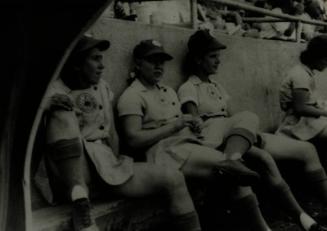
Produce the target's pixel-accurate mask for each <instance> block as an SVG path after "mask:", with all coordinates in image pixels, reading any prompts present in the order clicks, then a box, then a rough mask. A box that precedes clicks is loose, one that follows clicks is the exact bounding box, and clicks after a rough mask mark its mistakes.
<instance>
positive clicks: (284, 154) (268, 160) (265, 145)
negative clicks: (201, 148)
mask: <svg viewBox="0 0 327 231" xmlns="http://www.w3.org/2000/svg"><path fill="white" fill-rule="evenodd" d="M225 48H226V46H224V45H223V44H221V43H220V42H219V41H218V40H217V39H215V38H214V37H213V36H212V35H210V33H209V32H208V31H197V32H196V33H195V34H193V35H192V36H191V37H190V39H189V42H188V49H189V52H188V54H187V62H186V64H187V65H186V66H185V67H186V69H187V70H186V71H188V74H189V78H188V80H187V81H186V82H185V83H184V84H183V85H182V86H181V87H180V88H179V90H178V95H179V97H180V101H181V104H182V110H183V111H184V113H190V114H192V115H193V116H196V117H198V120H199V121H200V122H202V126H201V127H202V130H201V133H200V135H201V137H202V138H203V140H204V142H203V144H205V145H207V144H210V145H212V144H215V148H217V149H221V148H222V146H224V145H225V144H224V143H225V142H226V141H225V140H226V138H228V136H229V135H230V134H233V133H235V131H238V130H240V129H243V128H244V126H245V125H246V124H247V122H248V121H249V119H248V117H249V115H251V114H249V112H241V113H236V114H232V113H231V109H230V97H229V96H228V94H227V92H226V91H225V90H224V89H223V87H222V86H221V85H220V84H219V83H217V82H216V81H215V80H214V79H213V78H211V75H213V74H215V73H216V72H217V68H218V66H219V63H220V60H219V56H220V50H222V49H225ZM238 135H239V136H242V134H241V133H239V134H238ZM240 138H241V137H240ZM259 138H260V139H259V140H261V142H257V143H261V144H260V145H259V144H258V145H259V147H252V148H251V149H250V150H249V151H248V152H247V153H246V154H245V155H244V156H243V155H240V153H236V152H235V151H234V150H233V148H234V147H235V146H236V145H234V146H232V147H231V150H229V149H227V150H226V149H225V151H224V152H225V154H226V157H227V158H232V159H234V158H241V157H242V156H243V158H244V159H245V161H246V162H247V161H248V162H249V164H250V165H251V166H253V167H255V170H256V171H258V172H259V173H260V175H261V176H262V177H263V179H264V180H265V182H266V183H268V184H269V186H270V187H271V188H272V189H273V190H274V192H275V194H274V195H276V196H279V197H280V198H281V199H282V200H281V202H282V204H284V205H285V208H288V209H289V211H290V212H291V214H292V215H293V216H294V217H295V218H296V220H298V221H300V224H301V225H302V227H303V228H304V229H305V230H324V229H323V228H322V227H320V226H319V225H317V223H316V222H315V221H313V220H312V218H310V217H309V216H308V215H307V214H306V213H305V212H304V211H303V209H302V208H301V207H300V206H299V204H298V203H297V202H296V200H295V199H294V196H293V194H292V192H291V191H290V189H289V187H288V185H287V184H286V182H285V181H284V180H283V178H282V177H281V175H280V173H279V170H278V168H277V166H276V164H275V162H274V160H273V159H272V157H271V155H272V156H273V157H274V158H276V159H296V160H300V161H302V162H303V165H304V166H305V171H306V174H307V176H308V177H309V178H310V179H311V181H312V182H314V184H315V186H316V187H317V189H318V191H319V192H321V193H322V197H323V199H324V200H326V196H327V194H326V193H327V191H326V174H325V172H324V170H323V169H322V167H321V165H320V162H319V159H318V157H317V153H316V152H315V150H314V148H313V147H312V146H311V145H310V144H308V143H304V142H298V141H295V140H292V139H288V138H285V137H278V136H275V135H271V134H261V135H260V136H259ZM259 140H258V141H259ZM269 153H270V154H271V155H270V154H269Z"/></svg>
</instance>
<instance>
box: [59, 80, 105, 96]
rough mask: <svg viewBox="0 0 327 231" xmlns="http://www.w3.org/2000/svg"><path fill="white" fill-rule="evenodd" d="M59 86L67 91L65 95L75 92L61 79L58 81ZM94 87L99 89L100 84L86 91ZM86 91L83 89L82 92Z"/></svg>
mask: <svg viewBox="0 0 327 231" xmlns="http://www.w3.org/2000/svg"><path fill="white" fill-rule="evenodd" d="M101 81H103V80H102V79H100V80H99V83H100V82H101ZM57 84H58V85H60V87H61V89H63V90H64V91H65V93H67V94H69V93H70V92H72V91H73V90H72V89H70V88H69V87H68V86H67V85H66V84H65V83H64V81H62V79H61V78H59V79H57ZM94 87H97V88H98V87H99V84H94V85H91V86H90V87H89V88H86V89H91V88H94ZM86 89H81V90H86Z"/></svg>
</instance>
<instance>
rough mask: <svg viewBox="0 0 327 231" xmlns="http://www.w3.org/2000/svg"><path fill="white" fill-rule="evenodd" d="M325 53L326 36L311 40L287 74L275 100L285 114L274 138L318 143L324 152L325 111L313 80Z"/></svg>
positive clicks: (325, 59) (325, 63) (326, 64)
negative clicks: (285, 137) (298, 61)
mask: <svg viewBox="0 0 327 231" xmlns="http://www.w3.org/2000/svg"><path fill="white" fill-rule="evenodd" d="M326 51H327V36H326V35H320V36H316V37H314V38H313V39H312V40H310V42H309V44H308V46H307V48H306V50H305V51H303V52H302V53H301V55H300V62H301V63H299V64H297V65H295V66H294V67H293V68H291V69H290V70H289V71H288V72H287V74H286V78H285V79H284V80H283V82H282V84H281V87H280V97H279V100H280V106H281V109H282V110H283V111H284V112H285V113H286V114H285V117H284V119H283V121H282V123H281V125H280V126H279V128H278V130H277V134H283V135H286V136H288V137H292V138H295V139H298V140H304V141H321V142H319V144H321V145H323V148H324V151H326V147H327V146H326V145H325V144H326V140H327V117H326V116H327V107H326V102H324V101H323V100H322V99H321V98H319V94H318V92H317V89H316V82H315V77H316V71H318V72H321V71H323V70H325V69H326V67H327V53H326ZM322 158H326V157H325V156H322ZM325 160H326V159H325Z"/></svg>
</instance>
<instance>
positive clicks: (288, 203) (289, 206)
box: [271, 181, 303, 219]
mask: <svg viewBox="0 0 327 231" xmlns="http://www.w3.org/2000/svg"><path fill="white" fill-rule="evenodd" d="M271 192H272V195H273V196H276V197H277V199H279V201H280V204H281V205H282V206H283V208H284V209H286V210H288V211H289V212H290V215H292V216H293V217H295V218H296V219H298V218H299V216H300V214H301V213H303V209H302V208H301V206H300V205H299V203H298V202H297V200H296V199H295V197H294V195H293V193H292V191H291V189H290V187H289V186H288V184H287V183H286V182H285V181H281V182H280V183H279V184H277V185H274V186H273V187H272V189H271Z"/></svg>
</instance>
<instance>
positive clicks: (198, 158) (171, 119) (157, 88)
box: [118, 40, 309, 231]
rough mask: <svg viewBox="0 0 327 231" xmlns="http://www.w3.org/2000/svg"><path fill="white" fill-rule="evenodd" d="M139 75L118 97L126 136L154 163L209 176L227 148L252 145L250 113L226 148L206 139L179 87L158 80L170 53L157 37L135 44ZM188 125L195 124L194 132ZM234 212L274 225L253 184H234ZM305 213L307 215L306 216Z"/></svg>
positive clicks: (255, 225)
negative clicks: (187, 111)
mask: <svg viewBox="0 0 327 231" xmlns="http://www.w3.org/2000/svg"><path fill="white" fill-rule="evenodd" d="M133 54H134V60H135V64H136V66H135V74H136V76H135V79H133V82H132V83H131V85H130V86H129V87H128V88H127V89H126V90H125V91H124V93H123V94H122V95H121V97H120V98H119V101H118V113H119V116H120V118H121V121H122V125H123V130H124V132H125V138H126V142H127V143H128V144H129V146H130V147H132V148H133V149H134V150H137V149H138V150H141V149H142V150H146V155H147V159H148V161H149V162H151V163H155V164H158V165H160V166H167V167H169V168H171V169H179V170H180V171H181V172H183V174H184V175H185V176H186V177H188V178H197V179H201V180H203V181H204V182H208V183H211V184H217V187H219V186H220V188H226V186H221V185H219V183H220V181H210V180H212V178H213V177H215V175H213V170H214V169H216V168H217V167H219V165H221V163H222V160H225V159H226V156H227V154H225V153H229V152H230V153H232V154H235V155H236V156H241V155H242V154H244V152H246V151H247V150H248V148H250V146H252V143H253V142H254V139H255V134H256V130H257V126H258V120H257V117H256V116H255V115H254V114H251V113H248V118H249V120H250V121H249V123H248V124H244V127H243V128H239V129H236V130H235V131H234V132H233V133H230V134H229V136H228V137H226V142H225V144H226V145H225V148H224V153H223V152H221V151H218V150H216V149H214V148H212V147H207V146H205V145H203V144H202V140H201V139H199V137H198V134H197V132H198V128H199V127H198V126H194V125H197V123H198V121H197V120H194V119H193V117H192V116H190V115H183V114H182V112H181V105H180V102H179V100H178V98H177V95H176V93H175V91H174V90H173V89H172V88H170V87H168V86H166V85H163V84H161V83H160V80H161V79H162V77H163V73H164V63H165V61H167V60H170V59H171V58H172V57H171V56H170V55H169V54H167V53H166V52H165V51H164V49H163V47H162V45H161V44H160V43H159V42H157V41H155V40H144V41H141V42H140V43H139V44H138V45H137V46H136V47H135V49H134V53H133ZM189 128H192V129H193V132H194V133H195V134H193V133H192V132H191V131H190V129H189ZM231 197H232V199H233V204H232V205H231V207H232V208H233V209H234V211H233V212H234V214H236V215H238V217H239V218H243V221H244V222H246V223H245V225H246V226H248V227H249V228H250V229H251V230H256V231H259V230H260V231H267V230H270V229H269V227H268V225H267V223H266V222H265V220H264V218H263V217H262V214H261V212H260V209H259V207H258V203H257V200H256V197H255V195H254V194H253V192H252V190H251V188H250V187H239V186H235V188H234V191H233V193H232V195H231ZM306 218H309V217H308V216H306Z"/></svg>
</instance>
